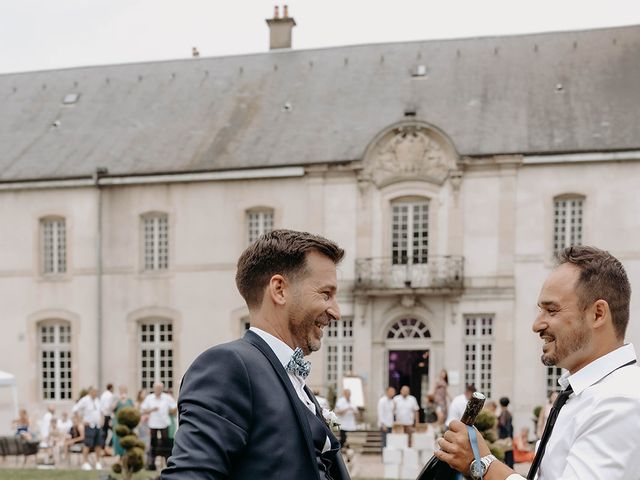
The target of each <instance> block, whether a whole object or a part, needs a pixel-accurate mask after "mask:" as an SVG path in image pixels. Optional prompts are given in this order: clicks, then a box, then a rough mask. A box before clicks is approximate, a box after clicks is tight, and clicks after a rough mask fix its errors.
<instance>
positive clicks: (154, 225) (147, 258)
mask: <svg viewBox="0 0 640 480" xmlns="http://www.w3.org/2000/svg"><path fill="white" fill-rule="evenodd" d="M141 224H142V256H143V258H142V261H143V269H144V270H145V271H147V272H153V271H159V270H167V269H168V268H169V215H168V214H167V213H163V212H156V213H148V214H145V215H142V221H141Z"/></svg>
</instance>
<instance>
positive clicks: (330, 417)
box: [322, 408, 340, 431]
mask: <svg viewBox="0 0 640 480" xmlns="http://www.w3.org/2000/svg"><path fill="white" fill-rule="evenodd" d="M322 417H323V418H324V421H325V423H326V424H327V426H328V427H329V429H331V430H334V431H338V430H340V422H339V421H338V416H337V415H336V414H335V412H334V411H333V410H329V409H328V408H323V409H322Z"/></svg>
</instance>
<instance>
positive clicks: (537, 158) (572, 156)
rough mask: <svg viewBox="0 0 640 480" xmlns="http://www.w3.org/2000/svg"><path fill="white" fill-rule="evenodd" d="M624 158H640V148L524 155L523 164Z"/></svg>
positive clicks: (618, 159) (600, 160)
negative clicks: (622, 150) (624, 150)
mask: <svg viewBox="0 0 640 480" xmlns="http://www.w3.org/2000/svg"><path fill="white" fill-rule="evenodd" d="M624 160H640V150H629V151H626V152H603V153H568V154H559V155H524V156H523V157H522V164H523V165H541V164H547V163H585V162H611V161H624Z"/></svg>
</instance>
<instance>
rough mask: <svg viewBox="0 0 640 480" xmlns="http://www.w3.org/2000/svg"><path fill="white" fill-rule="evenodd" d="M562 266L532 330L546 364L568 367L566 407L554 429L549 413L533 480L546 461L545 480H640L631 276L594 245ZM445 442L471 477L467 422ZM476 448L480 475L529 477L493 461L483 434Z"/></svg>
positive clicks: (639, 381)
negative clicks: (628, 340)
mask: <svg viewBox="0 0 640 480" xmlns="http://www.w3.org/2000/svg"><path fill="white" fill-rule="evenodd" d="M558 263H559V266H558V267H557V268H555V269H554V270H553V271H552V272H551V274H550V275H549V276H548V278H547V280H546V281H545V283H544V285H543V286H542V290H541V292H540V296H539V298H538V307H539V310H540V311H539V313H538V316H537V318H536V320H535V322H534V323H533V331H534V332H535V333H537V334H538V335H539V336H540V338H541V339H542V340H543V341H544V345H543V347H542V357H541V358H542V362H543V363H544V364H545V365H547V366H552V365H555V366H558V367H562V368H565V369H567V370H568V372H567V373H566V374H564V375H563V376H562V377H561V378H560V380H559V383H560V385H561V387H562V389H563V393H561V394H560V395H559V397H558V398H559V399H560V398H564V399H566V403H565V404H564V406H561V407H560V409H559V414H558V415H557V421H556V422H555V426H554V425H553V421H552V417H554V415H550V420H549V421H548V422H547V426H546V427H545V430H546V431H545V433H544V434H543V438H542V439H541V441H540V445H539V446H538V451H537V452H536V459H535V460H534V462H533V465H532V469H531V471H530V472H529V478H534V475H535V473H536V472H535V470H536V468H537V465H538V462H539V461H540V459H541V462H540V463H539V470H538V472H537V473H538V477H537V478H538V479H539V480H638V479H639V478H640V429H639V428H638V425H640V368H638V365H637V360H636V353H635V350H634V347H633V345H631V344H625V343H624V336H625V332H626V328H627V324H628V321H629V301H630V297H631V286H630V284H629V280H628V278H627V274H626V272H625V271H624V267H623V266H622V264H621V263H620V262H619V261H618V260H617V259H616V258H615V257H613V256H612V255H611V254H609V253H608V252H605V251H602V250H599V249H597V248H594V247H587V246H576V247H569V248H567V249H565V250H564V251H563V252H561V253H560V255H559V259H558ZM556 410H557V409H556ZM551 427H552V428H551ZM549 432H551V433H550V435H549ZM547 439H548V443H546V448H545V446H544V444H545V440H547ZM439 444H440V447H441V448H442V450H440V451H438V452H436V455H437V456H438V458H440V459H441V460H444V461H445V462H447V463H449V464H450V465H451V466H452V467H454V468H456V469H457V470H459V471H461V472H463V473H465V474H469V473H470V467H471V460H472V459H473V454H472V453H471V449H470V446H469V438H468V433H467V429H466V427H465V426H464V425H463V424H462V423H461V422H455V421H454V422H452V423H451V429H450V430H449V431H448V432H447V433H445V435H444V438H443V439H441V440H439ZM478 444H479V450H480V455H482V456H483V457H482V466H476V465H474V470H477V473H478V474H481V473H482V472H481V470H484V472H485V476H484V478H485V480H504V479H506V478H508V479H509V480H516V479H522V478H523V477H521V476H520V475H517V474H516V473H515V472H514V471H513V470H511V469H510V468H509V467H507V466H506V465H504V464H502V463H500V462H498V461H496V460H495V459H494V458H491V457H492V456H491V455H489V449H488V447H487V445H486V443H485V442H484V440H482V438H481V436H480V435H478ZM476 478H479V477H476Z"/></svg>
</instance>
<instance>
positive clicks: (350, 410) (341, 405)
mask: <svg viewBox="0 0 640 480" xmlns="http://www.w3.org/2000/svg"><path fill="white" fill-rule="evenodd" d="M333 411H334V412H335V413H336V415H337V416H338V422H339V423H340V446H341V447H344V446H345V445H346V444H347V432H353V431H355V429H356V414H357V413H358V408H357V407H356V406H355V405H354V404H353V402H351V390H349V389H348V388H345V389H344V391H343V392H342V396H341V397H340V398H338V400H337V401H336V408H334V409H333Z"/></svg>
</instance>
